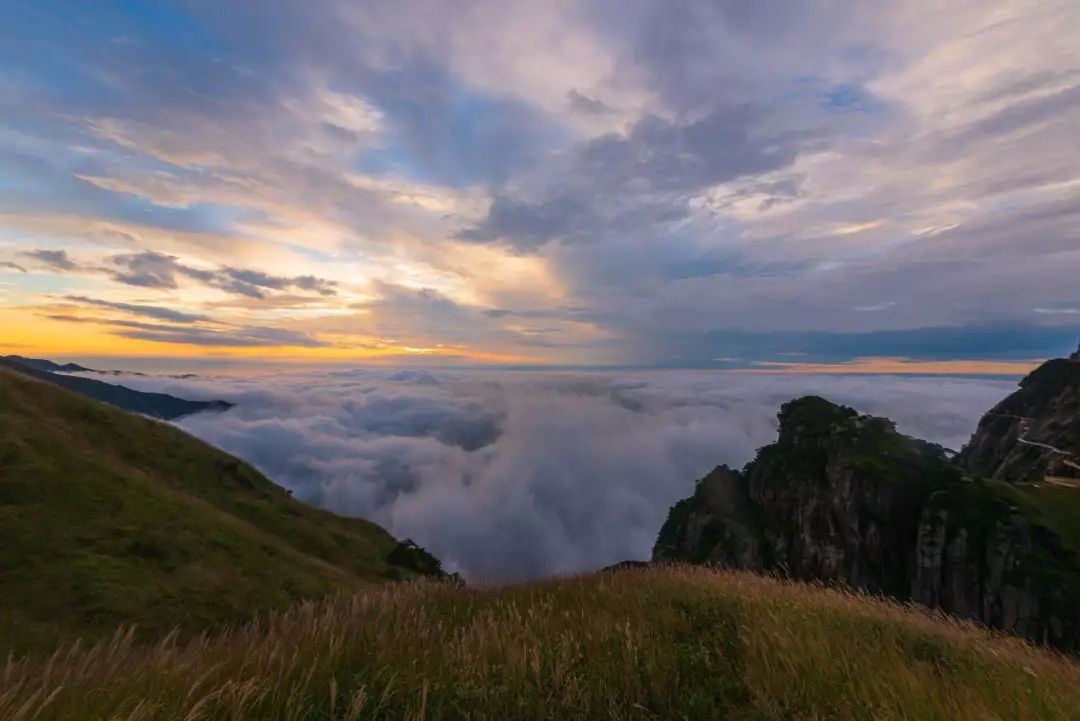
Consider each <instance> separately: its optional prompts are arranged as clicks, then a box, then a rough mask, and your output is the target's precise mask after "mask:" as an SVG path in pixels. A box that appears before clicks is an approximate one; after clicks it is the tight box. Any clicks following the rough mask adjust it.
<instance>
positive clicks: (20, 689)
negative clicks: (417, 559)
mask: <svg viewBox="0 0 1080 721" xmlns="http://www.w3.org/2000/svg"><path fill="white" fill-rule="evenodd" d="M5 687H6V688H7V691H6V695H5V691H4V688H5ZM91 690H93V691H92V692H91ZM46 699H48V701H47V702H46ZM24 704H25V705H26V706H25V707H26V709H27V712H26V717H30V716H31V715H32V714H33V713H34V712H39V713H38V714H37V715H36V716H34V718H37V719H41V720H42V721H49V720H57V719H76V718H77V719H80V720H81V721H97V720H101V719H116V720H117V721H122V720H124V719H135V718H138V719H142V720H143V721H149V720H152V719H170V720H171V719H180V718H187V719H204V720H205V719H236V720H239V719H260V720H266V721H270V720H273V719H292V720H294V721H315V720H316V719H319V720H329V719H360V718H363V719H402V718H409V719H491V720H493V721H494V720H500V721H502V720H506V719H600V718H605V719H657V718H663V719H720V718H723V719H747V720H749V719H757V720H760V721H764V720H766V719H808V720H809V719H867V720H868V721H870V720H871V719H918V720H920V721H925V720H932V719H939V720H941V721H946V720H947V721H964V720H974V719H978V720H980V721H984V720H986V719H1009V720H1013V719H1016V720H1023V719H1045V720H1050V721H1052V720H1055V719H1076V718H1080V665H1078V664H1077V663H1076V662H1075V661H1073V660H1067V659H1064V658H1062V657H1058V656H1054V655H1051V654H1048V653H1045V652H1042V651H1038V650H1036V649H1034V648H1032V647H1030V646H1028V645H1026V644H1024V643H1023V642H1021V641H1019V640H1016V639H1010V638H1004V637H1001V636H996V635H993V634H991V633H989V632H986V631H984V630H981V629H978V628H976V627H974V626H971V625H966V624H963V623H961V622H958V621H954V620H947V619H945V618H943V617H940V616H933V615H929V614H926V613H923V612H921V611H917V610H914V609H911V608H906V607H902V606H899V605H896V604H892V603H889V602H885V601H880V600H874V599H870V598H866V597H855V596H852V595H850V594H845V593H842V592H838V591H833V590H828V589H824V588H821V587H815V586H808V585H800V584H792V583H784V582H780V581H776V580H772V579H768V578H764V577H760V576H754V575H750V574H739V573H733V572H718V571H712V570H708V569H704V568H675V567H668V568H656V567H654V568H649V569H643V570H634V571H621V572H614V573H601V574H596V575H592V576H587V577H583V578H579V579H570V580H561V581H550V582H543V583H537V584H531V585H527V586H520V587H512V588H507V589H502V590H499V589H492V590H477V589H469V588H463V587H455V586H451V585H447V584H428V583H420V584H404V585H394V586H386V587H382V588H380V589H375V590H372V591H369V592H367V593H365V594H362V595H358V596H356V597H355V598H352V599H340V600H337V601H334V602H329V603H326V604H322V605H308V606H304V607H299V608H297V609H295V610H293V611H291V612H290V613H288V614H287V615H284V616H280V617H277V618H275V619H272V620H270V621H269V622H264V623H263V624H261V625H257V626H252V627H248V628H245V629H240V630H238V631H236V632H233V633H232V634H231V635H224V636H219V637H216V638H210V639H203V640H200V641H197V642H194V643H190V644H187V645H182V644H177V643H175V642H172V641H170V640H165V641H163V642H161V643H160V644H158V645H157V646H155V647H139V646H138V645H133V644H131V643H129V642H127V641H126V640H125V639H124V638H123V637H119V636H118V637H117V639H116V640H115V641H114V642H113V643H111V644H106V645H102V646H99V647H98V648H96V649H91V650H86V649H85V648H84V649H75V650H74V651H70V652H62V653H59V654H58V655H57V656H56V657H55V658H54V659H52V660H51V661H49V660H46V659H45V658H41V659H34V658H31V659H26V660H24V661H16V662H11V663H9V664H8V667H7V668H6V669H3V668H0V717H3V718H9V717H10V716H14V715H15V714H14V709H17V708H20V707H22V706H23V705H24Z"/></svg>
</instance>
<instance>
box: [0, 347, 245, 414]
mask: <svg viewBox="0 0 1080 721" xmlns="http://www.w3.org/2000/svg"><path fill="white" fill-rule="evenodd" d="M0 366H7V367H8V368H11V369H12V370H16V371H18V372H20V373H23V374H25V375H29V376H32V377H34V378H37V379H39V380H43V381H48V382H50V383H53V384H55V385H59V386H63V387H64V388H67V389H68V390H72V391H75V392H76V393H79V394H81V395H84V396H86V397H87V398H93V399H95V400H99V401H103V402H105V403H108V404H110V405H114V406H116V407H118V408H123V409H124V410H128V411H133V412H135V413H142V414H143V415H147V416H153V417H154V418H161V419H163V420H167V421H171V420H175V419H177V418H181V417H183V416H187V415H191V414H192V413H201V412H203V411H225V410H228V409H229V408H232V403H228V402H227V401H221V400H213V401H192V400H187V399H186V398H177V397H176V396H172V395H169V394H168V393H147V392H145V391H137V390H134V389H132V388H128V387H127V386H122V385H117V384H116V383H105V382H104V381H99V380H94V379H93V378H84V377H83V376H70V375H64V373H67V372H75V371H87V370H90V369H89V368H83V367H82V366H80V365H76V364H74V363H67V364H65V365H59V364H57V363H54V362H52V361H49V360H43V359H40V358H23V357H21V356H3V357H0Z"/></svg>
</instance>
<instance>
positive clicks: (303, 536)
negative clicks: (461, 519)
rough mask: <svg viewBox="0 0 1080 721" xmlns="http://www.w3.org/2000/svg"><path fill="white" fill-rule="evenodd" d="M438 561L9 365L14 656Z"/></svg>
mask: <svg viewBox="0 0 1080 721" xmlns="http://www.w3.org/2000/svg"><path fill="white" fill-rule="evenodd" d="M432 561H433V559H431V557H430V556H428V555H427V554H426V553H424V552H423V551H421V550H419V549H415V548H412V547H410V546H406V545H404V544H399V543H398V542H397V541H396V540H395V539H394V538H392V537H391V536H390V535H389V534H388V533H386V532H385V531H384V530H383V529H381V528H379V527H378V526H376V525H375V524H373V523H369V522H367V521H363V520H359V519H346V518H340V517H338V516H334V515H332V514H330V513H327V512H324V511H320V510H317V509H315V508H312V507H309V506H306V505H304V504H302V503H299V502H298V501H296V500H294V499H293V498H291V496H290V495H289V493H288V492H286V491H285V490H284V489H282V488H280V487H278V486H276V485H274V484H273V483H272V482H270V481H269V480H267V479H266V478H265V477H264V476H262V475H261V474H259V473H258V472H257V471H255V470H254V469H253V468H251V467H250V466H248V465H247V464H245V463H242V462H241V461H239V460H237V459H236V458H233V457H232V456H229V455H227V454H225V453H223V452H221V451H218V450H216V449H214V448H212V447H210V446H208V445H206V444H205V443H203V442H201V441H199V440H196V439H194V438H192V437H190V436H188V435H186V434H185V433H183V432H181V431H180V430H178V429H176V428H174V427H172V426H170V425H168V424H165V423H162V422H158V421H154V420H151V419H147V418H143V417H140V416H136V415H134V414H131V413H127V412H124V411H122V410H119V409H116V408H113V407H111V406H108V405H106V404H104V403H99V402H96V401H93V400H89V399H86V398H83V397H81V396H79V395H76V394H74V393H72V392H70V391H67V390H65V389H63V388H59V387H56V386H54V385H52V384H50V383H47V382H43V381H40V380H37V379H34V378H30V377H28V376H26V375H23V374H21V373H17V372H14V371H12V370H9V369H7V368H0V655H3V653H5V652H6V651H7V650H8V649H11V648H14V649H23V648H30V647H39V646H44V645H49V644H52V643H54V642H56V641H59V640H70V639H73V638H75V637H78V636H83V637H87V638H93V637H98V636H101V635H102V634H108V633H111V632H112V631H113V629H114V628H115V627H116V626H117V625H118V624H120V623H127V624H132V623H133V624H138V626H139V627H140V629H142V630H143V631H144V632H145V633H146V635H148V636H150V635H153V634H155V633H158V632H161V631H163V630H165V629H169V628H171V627H173V626H179V627H180V628H181V629H182V630H184V631H196V630H201V629H204V628H207V627H210V626H214V625H220V624H223V623H234V622H238V621H243V620H246V619H248V618H250V617H251V616H252V615H253V614H254V613H256V612H259V611H265V610H270V609H277V608H284V607H286V606H288V605H289V604H291V603H293V602H294V601H296V600H297V599H301V598H313V597H320V596H325V595H327V594H330V593H334V592H336V591H351V590H355V589H357V588H360V587H362V586H364V585H365V584H367V583H370V582H373V581H379V580H382V579H385V578H399V577H408V576H412V575H415V572H414V571H413V570H412V569H413V568H419V569H423V570H427V571H431V572H436V573H437V572H438V569H437V567H436V566H437V564H434V565H433V563H432Z"/></svg>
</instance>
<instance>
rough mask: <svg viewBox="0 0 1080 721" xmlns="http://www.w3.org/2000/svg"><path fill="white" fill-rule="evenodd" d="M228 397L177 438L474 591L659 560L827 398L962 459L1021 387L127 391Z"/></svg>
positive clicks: (396, 374)
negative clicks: (676, 515) (674, 508)
mask: <svg viewBox="0 0 1080 721" xmlns="http://www.w3.org/2000/svg"><path fill="white" fill-rule="evenodd" d="M116 381H117V382H121V383H124V384H125V385H129V386H131V387H134V388H138V389H140V390H155V391H164V392H168V393H173V394H175V395H179V396H183V397H186V398H223V399H225V400H228V401H231V402H233V403H235V404H236V407H235V408H233V409H231V410H229V411H227V412H225V413H201V414H197V415H193V416H189V417H187V418H183V419H180V420H179V421H178V423H177V425H179V426H180V427H181V428H183V429H184V430H186V431H188V432H190V433H192V434H194V435H196V436H198V437H199V438H202V439H204V440H206V441H208V442H209V443H212V444H213V445H215V446H218V447H220V448H222V449H224V450H226V451H228V452H230V453H233V454H235V455H237V456H239V457H241V458H243V459H245V460H247V461H249V462H250V463H252V464H253V465H255V466H256V467H257V468H259V469H260V470H261V471H262V472H264V473H265V474H266V475H268V476H269V477H270V478H271V479H273V480H274V481H276V482H277V483H279V484H281V485H282V486H285V487H286V488H289V489H291V490H292V491H293V492H294V493H295V495H296V497H298V498H300V499H303V500H305V501H308V502H310V503H313V504H316V505H319V506H322V507H324V508H328V509H330V510H333V511H336V512H338V513H342V514H348V515H356V516H363V517H365V518H370V519H372V520H374V521H376V522H378V523H380V524H382V525H383V526H385V527H386V528H387V529H389V530H390V531H391V532H392V533H393V534H394V535H396V536H398V537H399V538H404V537H408V538H412V539H414V540H415V541H417V542H418V543H420V544H421V545H423V546H425V547H427V548H429V549H430V550H431V551H433V552H434V553H435V554H436V555H438V556H439V557H440V558H441V559H442V560H443V563H444V565H445V566H446V567H447V568H448V569H450V570H454V571H460V572H461V573H462V574H464V575H465V576H466V577H468V578H471V579H476V580H480V579H483V580H493V581H507V580H517V579H526V578H535V577H539V576H545V575H550V574H560V573H572V572H575V571H581V570H586V569H591V568H598V567H602V566H605V565H608V564H611V563H615V562H618V561H622V560H626V559H645V558H648V556H649V553H650V551H651V548H652V544H653V542H654V540H655V538H656V533H657V531H658V530H659V528H660V525H661V524H662V523H663V521H664V518H665V517H666V514H667V511H668V508H669V507H670V506H671V504H672V503H674V502H675V501H676V500H678V499H680V498H682V497H684V496H686V495H688V494H689V493H690V492H691V491H692V489H693V486H694V481H695V480H696V479H698V478H700V477H701V476H703V475H704V474H705V473H707V472H708V471H709V470H711V469H712V468H713V467H715V466H716V465H718V464H721V463H726V464H728V465H731V466H735V467H741V466H742V465H743V464H745V463H746V462H747V461H749V460H750V459H751V458H752V457H753V455H754V452H755V450H756V449H757V448H759V447H760V446H762V445H765V444H767V443H769V442H771V441H772V440H773V439H774V437H775V433H776V425H777V422H776V412H777V410H778V408H779V406H780V404H781V403H783V402H785V401H787V400H790V399H791V398H794V397H797V396H800V395H805V394H810V393H813V394H818V395H822V396H825V397H827V398H829V399H830V400H833V401H836V402H840V403H844V404H846V405H851V406H854V407H855V408H857V409H858V410H860V411H862V412H866V413H873V414H876V415H885V416H888V417H890V418H892V419H893V420H895V421H896V422H897V424H898V427H899V429H900V430H901V431H902V432H904V433H907V434H909V435H914V436H918V437H921V438H925V439H927V440H930V441H934V442H936V443H940V444H942V445H944V446H947V447H949V448H954V449H958V448H959V447H960V446H961V445H962V444H963V443H964V441H965V440H966V439H967V438H968V436H969V435H970V433H971V432H972V430H974V428H975V424H976V423H977V421H978V419H979V417H980V416H981V415H982V413H984V412H985V411H986V410H987V409H989V408H990V407H991V406H992V405H993V404H994V403H996V402H997V401H998V400H1000V399H1001V398H1002V397H1004V396H1005V395H1006V394H1007V393H1009V392H1010V391H1011V390H1012V389H1013V388H1015V381H1012V380H1003V379H989V378H981V379H980V378H941V377H937V378H927V377H892V376H777V375H771V376H754V375H735V374H725V373H717V372H691V371H662V372H661V371H657V372H620V373H577V372H558V373H547V372H544V373H541V372H508V371H498V372H496V371H479V370H476V371H460V370H453V371H417V370H408V371H382V370H355V371H352V370H350V371H329V372H328V371H321V372H296V373H287V374H276V375H273V376H259V377H197V378H182V379H180V378H160V377H140V376H123V377H121V378H118V379H116Z"/></svg>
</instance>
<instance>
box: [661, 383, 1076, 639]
mask: <svg viewBox="0 0 1080 721" xmlns="http://www.w3.org/2000/svg"><path fill="white" fill-rule="evenodd" d="M779 418H780V428H779V434H778V438H777V441H776V442H775V443H773V444H770V445H768V446H766V447H764V448H762V449H761V450H760V451H759V452H758V455H757V458H756V459H755V460H754V461H752V462H751V463H750V464H748V465H747V466H746V468H745V469H743V470H742V471H733V470H731V469H729V468H726V467H723V466H721V467H720V468H717V469H716V470H715V471H713V472H712V473H711V474H709V475H708V476H706V477H705V478H703V479H702V480H701V481H699V482H698V484H697V488H696V489H695V492H694V494H693V495H692V496H691V497H689V498H687V499H685V500H683V501H680V502H679V503H677V504H675V506H673V507H672V509H671V511H670V513H669V515H668V518H667V521H666V522H665V524H664V526H663V528H662V529H661V531H660V534H659V537H658V539H657V542H656V546H655V548H654V552H653V557H654V560H658V561H683V562H691V563H706V564H710V565H717V566H723V567H728V568H738V569H746V570H755V571H762V570H764V571H773V572H783V573H785V574H789V575H790V576H792V577H793V578H796V579H803V580H822V581H828V582H832V583H841V584H844V585H847V586H850V587H852V588H858V589H863V590H867V591H871V592H876V593H883V594H886V595H889V596H892V597H895V598H898V599H903V600H908V599H910V600H914V601H917V602H919V603H923V604H926V605H928V606H933V607H936V608H940V609H942V610H945V611H948V612H950V613H953V614H956V615H958V616H962V617H966V618H972V619H976V620H979V621H981V622H983V623H985V624H987V625H989V626H992V627H994V628H999V629H1003V630H1007V631H1010V632H1013V633H1016V634H1019V635H1022V636H1026V637H1028V638H1030V639H1032V640H1034V641H1037V642H1040V643H1047V644H1050V645H1053V646H1056V647H1058V648H1062V649H1077V648H1080V560H1078V556H1077V553H1076V550H1077V549H1076V548H1075V547H1074V546H1073V545H1072V543H1073V539H1074V538H1075V535H1076V529H1075V528H1072V527H1070V526H1071V525H1072V524H1071V523H1070V517H1075V516H1074V515H1072V516H1071V515H1070V513H1068V512H1061V509H1062V508H1069V507H1070V506H1071V507H1072V508H1074V509H1080V491H1077V490H1074V489H1061V490H1063V491H1066V492H1067V493H1070V494H1075V495H1076V497H1075V498H1065V499H1058V501H1059V503H1064V505H1059V506H1058V508H1057V509H1051V508H1049V507H1048V506H1047V504H1046V503H1045V500H1046V499H1044V498H1043V497H1042V496H1037V495H1032V494H1030V493H1025V492H1024V490H1023V489H1020V488H1015V487H1012V486H1010V485H1008V484H1004V483H1001V482H998V481H993V480H984V479H973V478H971V477H969V476H966V475H965V474H964V473H963V471H962V470H961V469H960V468H959V467H957V466H956V465H954V464H952V463H950V462H949V461H948V460H947V459H946V457H945V455H944V453H943V452H942V449H940V448H938V447H936V446H933V445H931V444H929V443H926V442H923V441H919V440H916V439H913V438H909V437H907V436H904V435H902V434H900V433H898V432H897V431H896V429H895V427H894V426H893V424H892V423H891V422H890V421H888V420H887V419H884V418H874V417H871V416H862V415H859V414H858V413H856V412H855V411H854V410H852V409H850V408H845V407H843V406H837V405H834V404H832V403H829V402H828V401H826V400H824V399H822V398H815V397H808V398H802V399H798V400H795V401H791V402H790V403H786V404H784V406H783V407H782V408H781V411H780V414H779Z"/></svg>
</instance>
